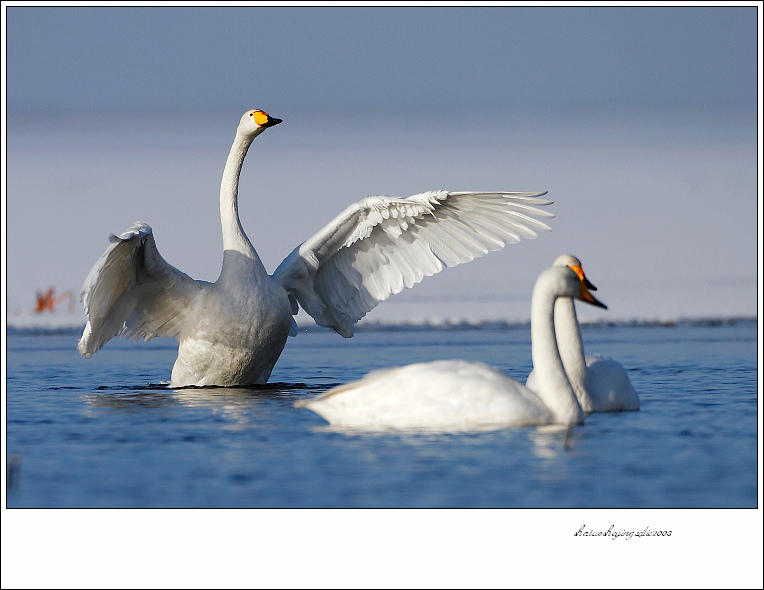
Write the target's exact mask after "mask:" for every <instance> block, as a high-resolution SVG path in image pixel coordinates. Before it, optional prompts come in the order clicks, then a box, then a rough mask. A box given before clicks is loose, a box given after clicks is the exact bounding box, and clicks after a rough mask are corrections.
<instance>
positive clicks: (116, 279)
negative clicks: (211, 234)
mask: <svg viewBox="0 0 764 590" xmlns="http://www.w3.org/2000/svg"><path fill="white" fill-rule="evenodd" d="M109 241H110V242H111V244H110V245H109V247H108V248H107V249H106V251H105V252H104V253H103V254H102V255H101V257H100V258H99V259H98V261H97V262H96V263H95V265H94V266H93V268H92V269H91V270H90V272H89V273H88V276H87V278H86V279H85V283H84V285H83V286H82V293H81V295H80V299H81V300H82V302H83V304H84V307H85V313H86V314H87V316H88V322H87V324H86V325H85V331H84V332H83V333H82V338H80V341H79V344H78V346H77V348H78V350H79V351H80V354H82V356H84V357H85V358H90V356H91V355H92V354H93V353H94V352H96V351H97V350H99V349H100V348H101V347H102V346H103V345H104V344H105V343H106V342H108V341H109V340H111V339H112V338H113V337H114V336H116V335H117V334H122V335H123V336H125V337H126V338H135V339H136V340H138V339H140V338H145V339H146V340H151V339H152V338H154V337H155V336H177V334H178V333H179V332H180V327H181V323H182V321H183V318H184V314H185V312H186V310H187V309H188V302H189V300H190V299H191V298H192V297H193V296H194V295H195V294H196V293H197V292H198V291H199V290H200V289H202V287H203V283H201V282H199V281H195V280H194V279H192V278H191V277H189V276H188V275H186V274H184V273H182V272H180V271H179V270H178V269H176V268H175V267H173V266H171V265H169V264H167V262H165V260H164V258H162V256H161V255H160V254H159V251H158V250H157V247H156V243H155V242H154V235H153V234H152V231H151V227H149V226H148V225H147V224H145V223H143V222H137V223H135V224H134V225H133V226H132V227H130V228H129V229H127V230H126V231H125V232H124V233H123V234H122V235H120V236H115V235H112V236H111V237H110V238H109Z"/></svg>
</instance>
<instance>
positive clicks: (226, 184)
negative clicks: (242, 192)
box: [220, 131, 265, 272]
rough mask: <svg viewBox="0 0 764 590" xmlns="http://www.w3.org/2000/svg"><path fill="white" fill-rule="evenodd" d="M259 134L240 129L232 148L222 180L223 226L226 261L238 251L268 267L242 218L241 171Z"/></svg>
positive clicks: (259, 264) (221, 219)
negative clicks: (257, 250)
mask: <svg viewBox="0 0 764 590" xmlns="http://www.w3.org/2000/svg"><path fill="white" fill-rule="evenodd" d="M254 138H255V136H253V135H249V136H247V135H244V134H242V133H240V132H239V131H237V132H236V138H235V139H234V142H233V145H232V146H231V151H230V153H229V154H228V159H227V160H226V163H225V168H224V169H223V179H222V180H221V182H220V222H221V224H222V228H223V251H224V259H223V265H224V267H225V256H226V253H228V252H238V253H240V254H243V255H244V256H246V257H247V258H249V259H252V261H253V262H255V264H256V266H258V267H262V270H263V272H265V268H264V267H263V265H262V262H260V257H259V256H258V255H257V252H255V249H254V248H253V247H252V243H251V242H250V241H249V238H247V235H246V234H245V233H244V229H243V228H242V227H241V221H240V220H239V203H238V196H239V175H240V173H241V166H242V164H243V163H244V157H245V156H246V155H247V150H248V149H249V146H250V145H251V144H252V140H253V139H254Z"/></svg>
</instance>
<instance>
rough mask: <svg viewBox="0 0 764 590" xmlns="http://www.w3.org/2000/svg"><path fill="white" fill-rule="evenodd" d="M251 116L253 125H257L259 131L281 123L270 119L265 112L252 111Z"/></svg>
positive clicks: (274, 118) (278, 120) (273, 118)
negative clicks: (253, 121) (253, 120)
mask: <svg viewBox="0 0 764 590" xmlns="http://www.w3.org/2000/svg"><path fill="white" fill-rule="evenodd" d="M252 116H253V117H254V118H255V123H257V126H258V127H260V128H261V129H266V128H267V127H273V126H274V125H278V124H279V123H281V122H282V120H281V119H277V118H276V117H271V116H270V115H269V114H268V113H266V112H265V111H253V112H252Z"/></svg>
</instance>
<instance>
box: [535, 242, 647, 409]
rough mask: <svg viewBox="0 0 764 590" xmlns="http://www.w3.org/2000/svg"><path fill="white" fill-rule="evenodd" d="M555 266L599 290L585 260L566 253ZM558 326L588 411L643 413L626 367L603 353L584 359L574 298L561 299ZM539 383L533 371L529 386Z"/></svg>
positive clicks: (560, 342)
mask: <svg viewBox="0 0 764 590" xmlns="http://www.w3.org/2000/svg"><path fill="white" fill-rule="evenodd" d="M554 266H567V267H569V268H571V269H573V270H574V271H575V272H576V274H578V275H579V277H580V279H581V280H582V281H586V282H587V283H588V287H589V288H590V289H592V290H596V288H594V286H593V285H592V284H591V283H589V282H588V280H587V279H586V276H585V274H584V271H583V269H582V268H581V261H580V260H578V258H576V257H575V256H571V255H569V254H564V255H562V256H560V257H559V258H557V260H555V261H554ZM554 327H555V333H556V334H557V345H558V347H559V350H560V357H561V358H562V364H563V366H564V367H565V372H566V373H567V374H568V379H569V380H570V384H571V385H572V386H573V389H574V391H575V392H576V397H578V401H579V403H580V404H581V407H582V408H583V410H584V412H586V413H587V414H590V413H592V412H623V411H634V410H639V396H638V395H637V392H636V391H635V390H634V387H633V386H632V384H631V381H630V380H629V375H628V373H627V372H626V369H624V368H623V365H621V364H620V363H619V362H618V361H616V360H614V359H612V358H609V357H606V356H602V355H599V354H595V355H592V356H587V357H584V345H583V342H582V340H581V329H580V328H579V325H578V317H577V316H576V307H575V305H574V303H573V300H572V299H558V300H557V303H555V306H554ZM535 381H536V375H535V371H531V374H530V375H528V379H527V381H526V382H525V385H526V386H527V387H529V388H530V389H534V388H535V387H536V382H535Z"/></svg>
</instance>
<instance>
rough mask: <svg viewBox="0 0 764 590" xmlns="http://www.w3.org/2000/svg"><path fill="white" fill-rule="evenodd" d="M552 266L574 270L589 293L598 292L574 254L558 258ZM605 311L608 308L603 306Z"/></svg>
mask: <svg viewBox="0 0 764 590" xmlns="http://www.w3.org/2000/svg"><path fill="white" fill-rule="evenodd" d="M552 266H567V267H568V268H569V269H570V270H572V271H573V272H574V273H576V274H577V275H578V278H579V279H580V280H581V282H582V283H583V284H584V285H585V286H586V289H587V290H588V291H596V290H597V287H595V286H594V285H592V283H591V281H589V279H587V278H586V274H584V269H583V267H582V266H581V261H580V260H579V259H578V258H576V257H575V256H573V255H572V254H563V255H562V256H558V257H557V260H555V261H554V264H552ZM602 307H604V308H605V309H607V307H606V306H605V305H602Z"/></svg>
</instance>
